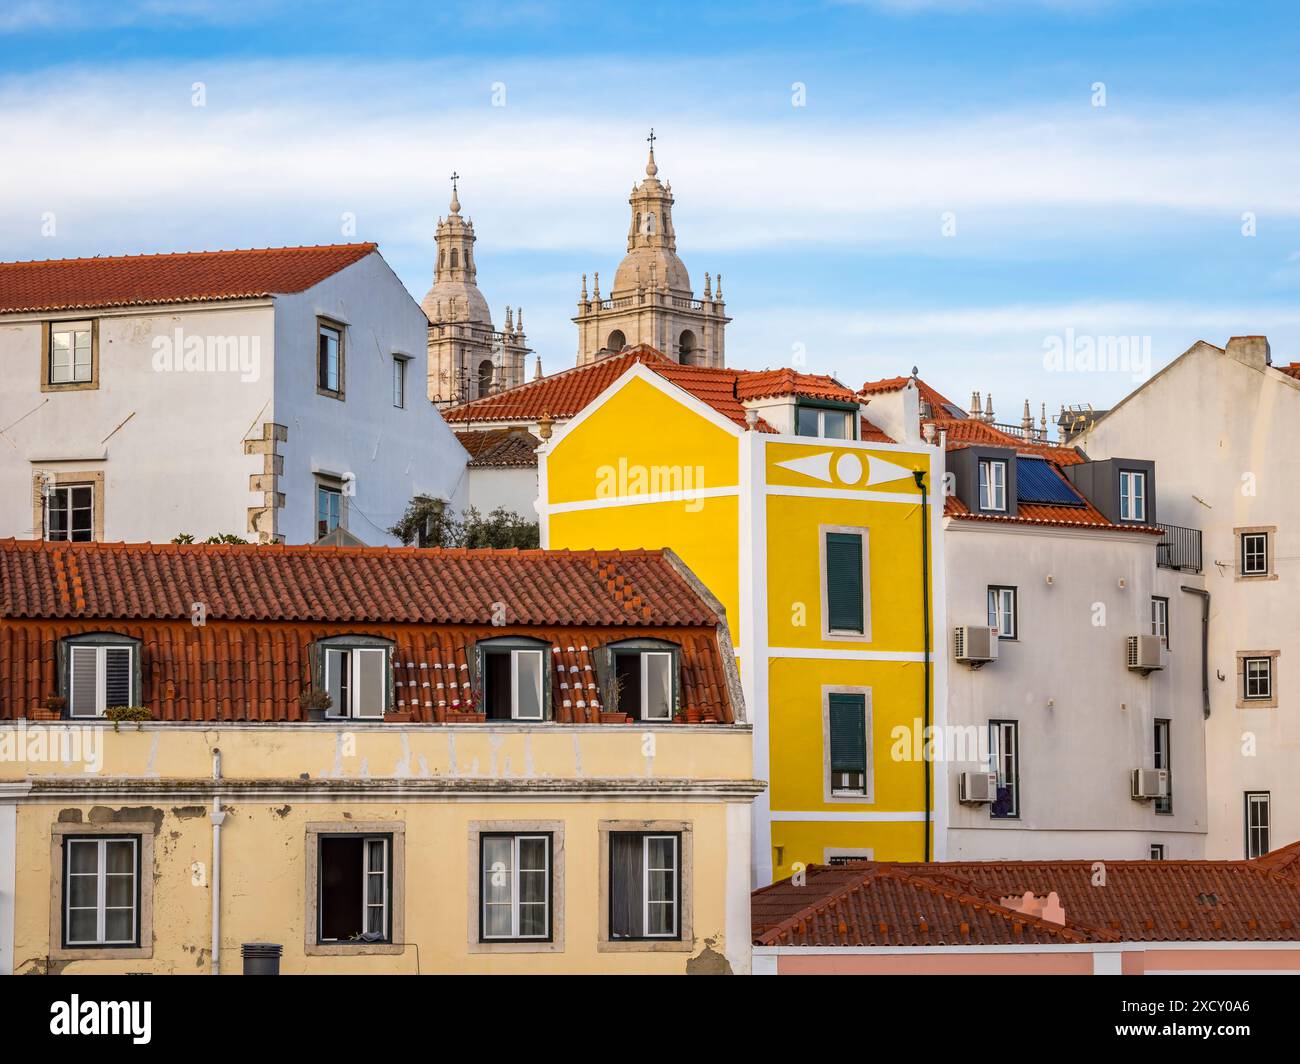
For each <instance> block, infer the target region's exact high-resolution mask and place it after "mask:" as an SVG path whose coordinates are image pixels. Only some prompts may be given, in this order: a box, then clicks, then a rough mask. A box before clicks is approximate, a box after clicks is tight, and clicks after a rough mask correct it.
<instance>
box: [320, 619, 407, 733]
mask: <svg viewBox="0 0 1300 1064" xmlns="http://www.w3.org/2000/svg"><path fill="white" fill-rule="evenodd" d="M313 650H314V653H315V657H316V664H315V670H314V671H315V675H316V682H317V689H318V690H323V691H326V692H328V693H329V696H330V706H329V709H328V710H326V716H328V717H351V718H356V719H360V720H382V719H383V716H384V711H385V710H386V709H387V707H388V699H389V696H390V693H391V692H392V689H393V684H392V671H393V660H392V655H393V649H392V644H391V643H389V642H388V641H387V640H385V639H379V638H376V637H374V636H334V637H331V638H329V639H322V640H320V641H319V642H317V643H315V644H314V645H313Z"/></svg>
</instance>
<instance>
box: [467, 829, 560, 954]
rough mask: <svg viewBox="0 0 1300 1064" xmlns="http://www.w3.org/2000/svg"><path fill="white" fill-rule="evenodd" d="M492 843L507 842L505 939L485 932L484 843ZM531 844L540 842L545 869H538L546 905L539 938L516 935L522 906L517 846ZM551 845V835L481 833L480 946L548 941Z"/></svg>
mask: <svg viewBox="0 0 1300 1064" xmlns="http://www.w3.org/2000/svg"><path fill="white" fill-rule="evenodd" d="M493 839H509V840H510V869H509V875H510V933H509V934H508V935H489V934H488V932H487V907H488V904H489V902H488V900H487V899H488V892H487V887H488V883H487V876H488V873H489V871H490V869H488V868H486V867H484V862H485V860H486V858H487V846H486V843H488V842H489V841H491V840H493ZM531 840H540V841H541V842H542V844H543V846H542V852H543V853H544V854H545V855H546V865H545V868H543V869H541V871H542V872H543V873H544V874H545V877H546V901H545V902H544V906H545V918H544V920H543V923H544V925H545V928H546V929H545V931H544V932H543V933H542V934H540V935H523V934H520V932H519V924H520V920H519V916H520V909H521V904H522V903H521V902H520V899H519V874H520V872H521V869H520V867H519V844H520V843H521V842H524V841H531ZM553 845H554V836H553V835H546V834H538V833H528V832H521V833H517V834H508V833H505V834H503V833H501V832H484V833H483V835H482V837H481V838H480V839H479V913H478V919H479V937H480V938H481V939H482V940H483V941H484V942H511V941H517V942H537V941H545V940H546V939H548V938H550V937H551V901H552V895H553V894H554V890H553V884H552V882H551V875H552V872H551V866H552V859H551V847H552V846H553ZM527 871H529V872H536V871H538V869H535V868H530V869H527ZM498 904H499V903H498ZM529 904H535V903H532V902H530V903H529Z"/></svg>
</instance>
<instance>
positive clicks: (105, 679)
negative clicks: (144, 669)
mask: <svg viewBox="0 0 1300 1064" xmlns="http://www.w3.org/2000/svg"><path fill="white" fill-rule="evenodd" d="M62 649H63V654H64V657H63V670H62V676H61V679H62V682H63V693H64V697H66V698H67V700H68V716H70V717H102V716H103V715H104V713H105V711H106V710H109V709H114V708H116V707H117V706H134V705H139V703H140V642H139V640H136V639H132V638H130V637H129V636H121V635H113V634H110V633H105V634H103V635H84V636H72V637H70V638H68V639H65V640H64V641H63V645H62Z"/></svg>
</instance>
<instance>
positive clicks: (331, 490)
mask: <svg viewBox="0 0 1300 1064" xmlns="http://www.w3.org/2000/svg"><path fill="white" fill-rule="evenodd" d="M322 495H329V496H331V497H333V498H336V499H338V503H339V520H338V524H336V525H335V526H334V527H333V528H327V529H325V531H324V532H322V531H321V530H320V502H321V496H322ZM343 498H344V496H343V486H342V485H341V484H340V485H334V484H326V483H323V482H321V481H319V480H318V481H316V512H315V513H314V514H313V515H312V524H314V525H315V526H316V538H317V539H320V538H321V537H322V536H328V535H329V534H330V533H331V532H333V531H334V529H335V528H344V529H346V528H347V527H348V518H347V507H346V506H345V505H344V502H343ZM325 523H326V524H329V516H328V515H327V516H326V518H325Z"/></svg>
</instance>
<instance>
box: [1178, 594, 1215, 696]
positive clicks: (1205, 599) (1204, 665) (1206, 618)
mask: <svg viewBox="0 0 1300 1064" xmlns="http://www.w3.org/2000/svg"><path fill="white" fill-rule="evenodd" d="M1182 590H1183V591H1186V592H1187V593H1188V594H1189V595H1200V596H1201V711H1202V712H1203V713H1204V714H1205V715H1206V716H1207V717H1208V716H1209V715H1210V593H1209V592H1208V591H1203V590H1201V589H1200V588H1199V587H1187V586H1186V585H1184V586H1183V588H1182Z"/></svg>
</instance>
